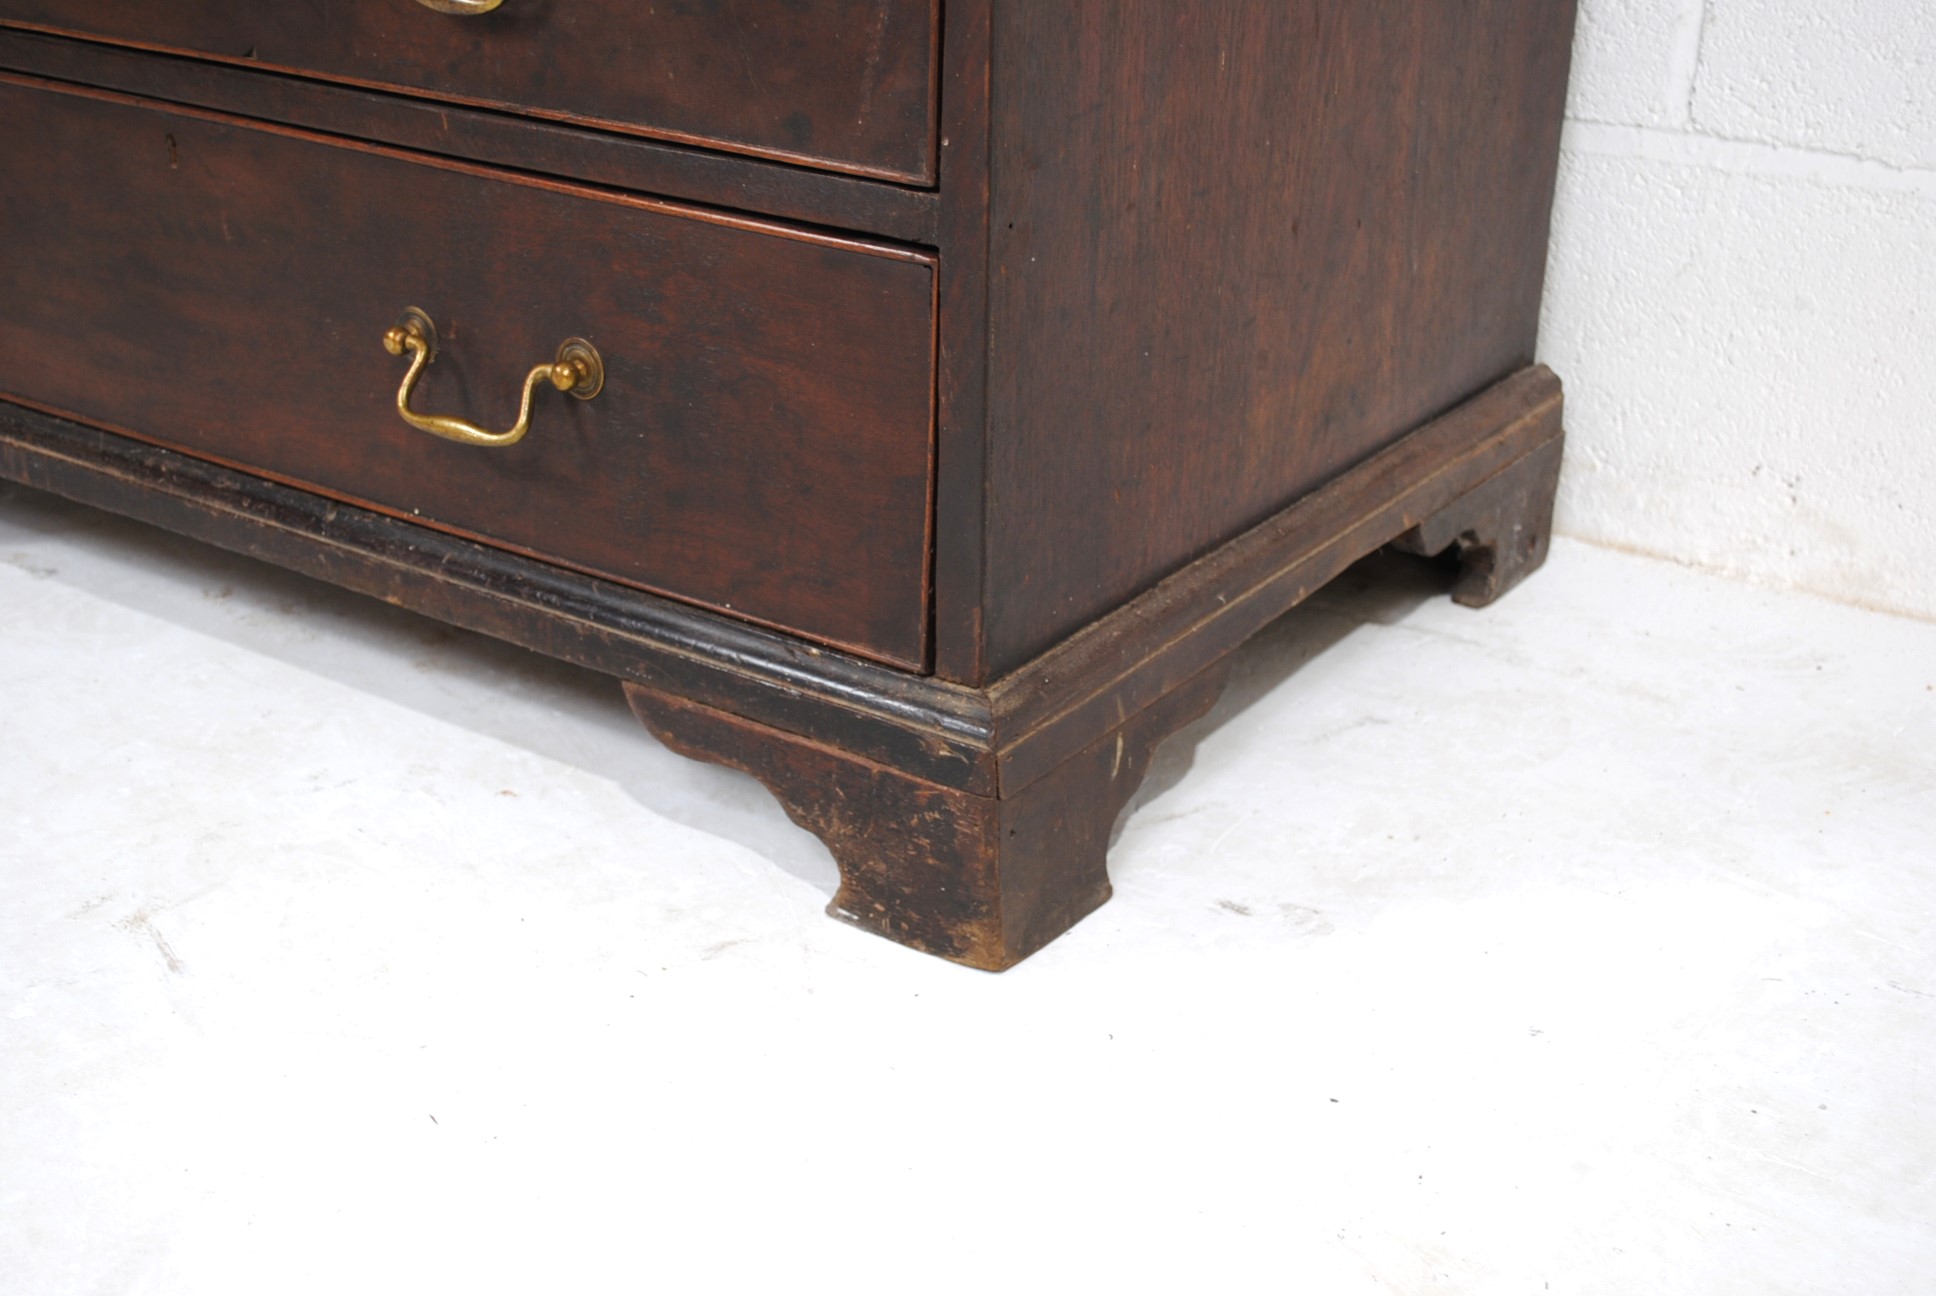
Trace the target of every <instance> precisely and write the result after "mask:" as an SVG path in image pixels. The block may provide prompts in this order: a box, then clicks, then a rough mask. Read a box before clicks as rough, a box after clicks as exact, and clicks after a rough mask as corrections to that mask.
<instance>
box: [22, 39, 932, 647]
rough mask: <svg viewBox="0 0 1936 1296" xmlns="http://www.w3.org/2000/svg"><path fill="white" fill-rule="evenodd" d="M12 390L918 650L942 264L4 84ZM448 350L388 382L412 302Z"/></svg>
mask: <svg viewBox="0 0 1936 1296" xmlns="http://www.w3.org/2000/svg"><path fill="white" fill-rule="evenodd" d="M0 121H5V122H6V123H7V129H6V130H5V131H0V393H5V394H7V395H10V396H12V397H14V398H16V399H19V400H21V401H23V402H25V403H28V404H35V405H39V406H42V407H45V408H48V409H52V410H55V411H57V412H62V413H67V414H70V415H73V416H75V417H78V418H82V419H86V420H90V421H93V422H95V423H98V424H101V425H103V426H107V427H110V428H114V429H116V430H121V431H125V432H128V433H129V434H131V435H134V436H138V437H141V438H143V439H145V440H150V441H154V442H157V443H160V444H164V445H168V446H171V447H175V448H178V449H181V450H185V451H188V452H190V453H194V454H200V455H203V456H205V457H208V458H212V459H217V460H221V461H223V462H227V463H231V464H234V465H238V466H241V467H245V468H248V469H251V470H253V471H258V472H261V473H264V474H265V475H268V476H271V477H275V478H278V479H281V480H285V481H289V482H292V483H295V484H298V485H302V486H306V487H311V488H315V489H318V490H321V491H323V492H325V493H327V494H331V495H334V496H337V497H340V498H343V499H346V500H352V501H356V502H359V503H367V504H369V505H371V506H373V507H376V508H379V509H382V510H385V511H387V512H391V513H394V514H397V515H399V516H406V517H413V518H420V519H421V520H422V521H424V522H426V523H429V524H431V525H435V526H438V527H441V528H444V529H446V530H451V531H455V532H459V533H461V534H466V535H472V536H476V537H479V538H482V539H485V540H488V541H491V542H493V543H497V544H501V545H503V546H505V547H507V548H512V549H516V550H519V551H521V552H526V553H530V554H533V555H536V556H538V557H541V558H547V559H549V560H551V561H556V562H560V563H562V564H565V565H568V566H572V567H575V568H578V569H580V570H584V571H589V572H593V573H597V574H600V575H604V576H608V577H611V578H613V579H616V580H620V581H624V582H627V583H630V584H633V585H637V586H641V587H644V588H648V589H652V590H656V591H660V592H663V593H667V594H671V595H673V596H676V597H680V598H684V599H688V600H691V601H694V602H699V603H704V604H707V605H710V606H713V607H716V608H720V609H724V610H728V611H731V612H733V613H735V614H738V615H741V616H744V617H747V618H749V619H752V620H756V621H759V622H762V623H765V624H770V625H774V626H778V627H781V628H783V629H788V630H792V631H796V632H798V633H800V634H803V635H807V636H811V637H813V638H816V639H819V640H822V641H824V642H827V643H830V644H836V645H840V646H844V647H848V648H852V649H854V650H855V651H858V652H860V653H863V654H866V655H869V656H873V657H876V658H879V659H883V660H887V661H891V662H894V663H897V664H901V665H908V666H919V665H921V664H922V662H923V661H924V660H925V656H926V626H927V619H928V618H927V555H928V547H929V543H928V518H929V486H930V482H931V480H932V463H931V458H932V442H933V438H932V424H933V414H932V388H933V336H934V319H933V311H934V307H933V300H934V283H933V267H932V265H931V263H930V262H929V260H928V259H927V258H925V257H924V256H922V255H918V254H915V253H911V252H907V251H904V250H900V249H895V248H887V247H874V246H869V245H864V244H860V243H856V242H853V241H850V240H835V239H831V238H825V237H821V236H817V235H813V234H808V233H805V232H801V231H796V230H791V229H787V228H783V227H778V226H772V225H763V224H753V223H749V222H745V221H739V220H731V219H727V218H723V217H718V216H712V215H708V214H704V213H699V212H694V211H691V210H687V209H681V208H678V207H674V206H671V205H668V204H664V203H656V202H651V201H647V200H642V199H630V198H621V197H614V196H610V195H607V194H603V193H600V192H597V191H592V190H585V189H579V188H575V187H571V186H566V185H561V184H555V183H549V182H542V181H535V180H531V179H526V178H520V177H515V176H510V175H506V174H502V173H495V172H490V171H486V170H484V169H482V168H478V167H473V166H468V165H460V164H455V163H448V162H441V161H437V160H434V159H428V158H423V157H418V156H415V155H409V154H401V153H396V152H391V151H387V150H379V149H375V148H371V147H367V146H357V145H352V144H345V143H343V142H341V141H335V140H330V139H326V138H324V137H320V136H313V135H307V134H304V133H302V132H297V131H293V130H287V129H281V128H273V127H263V126H260V125H254V124H250V123H246V122H242V121H239V120H236V119H231V118H223V117H218V116H215V115H212V114H204V113H198V112H192V111H189V110H182V109H173V108H167V107H163V106H161V105H157V104H153V103H149V102H144V101H140V100H132V99H127V98H125V97H122V96H117V95H111V94H107V93H105V92H96V91H82V90H77V89H72V88H67V87H57V86H53V85H50V84H47V83H34V82H31V81H28V80H26V79H24V78H15V77H10V76H0ZM408 306H418V307H421V308H422V309H423V310H425V311H426V312H428V313H429V314H430V316H431V317H432V318H433V319H434V320H435V322H436V324H437V327H438V329H439V331H440V333H441V335H442V349H441V351H440V352H439V354H438V358H437V360H436V362H435V363H433V364H432V365H430V366H429V368H428V369H427V370H426V371H425V373H424V376H423V378H422V380H421V381H420V383H419V386H418V391H417V394H416V396H415V398H414V401H413V405H414V407H415V408H417V409H419V410H425V411H428V412H431V413H438V414H456V415H460V416H462V417H464V418H467V419H470V420H472V421H474V422H476V423H479V424H482V425H485V426H487V427H489V428H491V429H493V430H499V429H503V428H506V427H509V426H510V424H511V423H512V421H513V419H514V417H515V412H516V403H517V393H518V389H519V384H520V383H521V382H522V380H523V378H524V376H525V374H526V372H527V371H529V370H530V369H531V368H532V366H534V365H538V364H543V363H545V362H547V361H549V360H551V359H552V358H553V356H554V354H555V353H556V351H557V348H558V345H559V343H560V342H561V341H563V340H564V339H566V338H568V337H572V336H579V337H583V338H586V339H589V340H590V341H591V342H592V344H593V345H595V346H596V347H597V349H598V351H599V352H600V353H601V354H602V356H603V359H604V363H605V369H606V377H605V386H604V390H603V391H602V392H600V394H599V395H598V396H597V397H596V398H594V399H592V400H589V401H579V400H575V399H572V398H570V397H568V396H566V395H563V394H561V393H559V392H557V391H554V390H552V389H551V388H550V387H549V386H548V385H544V384H541V385H540V386H539V389H538V393H537V396H536V399H535V402H534V410H533V417H532V426H531V432H530V434H529V435H528V436H527V437H526V438H525V439H524V440H523V441H521V442H519V443H518V444H516V445H513V446H508V447H498V448H486V447H478V446H469V445H461V444H457V443H454V442H450V441H445V440H441V439H439V438H437V437H433V436H430V435H428V434H426V433H424V432H421V431H417V430H415V429H413V428H411V427H409V426H407V425H406V424H405V423H403V422H402V420H401V419H400V418H399V416H398V414H397V412H396V410H395V408H394V402H395V399H396V394H397V388H398V386H399V383H400V381H401V379H402V377H403V375H404V372H405V370H406V367H407V366H406V362H405V361H404V360H402V359H398V358H396V357H393V356H391V355H389V354H387V353H386V352H385V350H384V349H383V345H382V336H383V333H384V331H385V330H386V329H387V328H388V327H389V326H390V325H391V324H392V323H393V322H394V321H395V320H396V318H397V316H398V313H399V312H400V311H401V310H402V309H403V308H405V307H408Z"/></svg>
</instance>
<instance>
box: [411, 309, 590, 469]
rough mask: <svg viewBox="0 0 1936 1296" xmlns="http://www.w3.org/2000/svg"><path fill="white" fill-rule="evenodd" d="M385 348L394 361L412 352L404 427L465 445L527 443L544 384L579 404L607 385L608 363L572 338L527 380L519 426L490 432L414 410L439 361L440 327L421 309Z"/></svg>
mask: <svg viewBox="0 0 1936 1296" xmlns="http://www.w3.org/2000/svg"><path fill="white" fill-rule="evenodd" d="M383 348H384V350H386V351H388V352H389V353H390V354H391V355H395V356H400V355H403V354H405V353H406V352H407V353H408V354H409V356H410V369H409V372H407V373H405V374H404V375H403V385H402V386H401V387H399V388H397V413H398V414H400V415H402V416H403V421H404V422H406V423H408V424H409V425H410V426H411V427H413V428H420V429H421V430H423V431H425V432H428V433H430V434H431V435H432V436H440V437H443V438H444V439H445V440H448V441H461V442H463V443H464V444H465V445H478V446H508V445H516V444H517V443H518V442H519V441H522V440H524V434H525V433H526V432H529V431H530V430H531V393H532V392H533V391H535V390H536V389H537V386H538V384H539V383H541V382H544V381H547V380H549V381H550V383H551V385H552V386H553V387H556V388H557V389H558V390H559V391H561V392H566V393H568V394H570V395H573V396H576V397H577V398H578V399H579V400H590V399H591V398H592V397H594V396H596V395H598V393H599V390H600V389H601V388H602V387H604V385H605V362H604V361H603V360H602V359H600V358H599V354H598V351H597V349H596V348H594V347H593V346H592V344H591V343H589V342H587V341H585V339H583V338H566V339H565V340H564V341H563V342H561V343H559V344H558V355H557V357H556V358H555V359H553V360H552V362H551V363H550V364H541V365H538V366H537V367H536V368H534V369H532V371H531V372H530V373H528V374H526V375H525V376H524V394H523V395H522V396H521V397H519V399H518V421H517V422H516V423H514V424H512V426H511V429H510V430H509V431H508V432H487V431H485V430H484V429H483V428H481V427H478V426H477V425H476V424H475V423H470V422H467V421H465V420H464V419H460V418H452V417H450V416H449V415H445V414H419V413H417V411H415V410H413V409H411V408H410V394H411V392H413V391H414V390H415V389H416V386H417V377H418V375H420V374H422V373H423V371H424V366H425V365H427V364H429V363H430V362H431V361H432V360H435V359H436V358H437V326H436V325H435V324H433V323H432V322H431V320H430V316H428V315H426V314H424V313H423V312H422V311H421V310H418V309H417V308H416V307H415V306H412V307H410V308H409V309H408V310H406V311H404V313H403V315H402V317H401V318H399V319H398V320H397V322H396V323H395V324H394V325H392V326H391V327H390V329H389V330H388V331H387V332H386V333H384V335H383Z"/></svg>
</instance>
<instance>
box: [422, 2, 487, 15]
mask: <svg viewBox="0 0 1936 1296" xmlns="http://www.w3.org/2000/svg"><path fill="white" fill-rule="evenodd" d="M417 3H418V4H420V5H422V6H423V7H424V8H426V9H435V10H436V11H437V12H438V13H447V14H481V13H489V12H491V10H493V9H495V8H497V7H498V6H499V5H501V4H503V3H504V0H417Z"/></svg>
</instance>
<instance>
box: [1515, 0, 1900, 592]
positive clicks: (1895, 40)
mask: <svg viewBox="0 0 1936 1296" xmlns="http://www.w3.org/2000/svg"><path fill="white" fill-rule="evenodd" d="M1540 348H1541V353H1542V358H1543V359H1544V360H1545V361H1546V362H1547V363H1548V364H1551V365H1552V366H1553V367H1554V368H1555V369H1556V370H1558V371H1559V373H1560V376H1561V377H1562V378H1563V379H1564V380H1565V382H1566V388H1567V430H1568V438H1569V441H1568V454H1569V458H1568V461H1567V470H1566V474H1565V477H1564V479H1563V482H1562V485H1561V490H1560V511H1559V518H1558V521H1557V524H1556V526H1557V529H1558V530H1560V531H1562V532H1564V533H1567V534H1570V535H1574V536H1578V537H1581V538H1583V539H1587V540H1592V541H1597V542H1600V543H1603V544H1610V545H1616V546H1620V547H1623V548H1630V549H1636V550H1640V551H1643V552H1647V553H1652V554H1657V555H1660V556H1663V557H1667V558H1672V559H1675V560H1678V561H1681V562H1685V563H1689V564H1691V565H1694V566H1698V567H1704V568H1709V569H1712V570H1716V571H1720V572H1724V573H1728V574H1731V575H1736V576H1742V577H1746V578H1748V579H1751V580H1754V581H1757V582H1759V583H1763V584H1769V585H1776V586H1792V587H1798V588H1801V589H1807V590H1812V591H1815V592H1817V593H1821V594H1826V595H1829V596H1831V597H1834V598H1837V599H1842V600H1845V601H1848V602H1852V603H1858V604H1862V605H1865V606H1870V607H1876V608H1882V609H1887V610H1891V611H1895V612H1901V613H1907V614H1910V615H1914V616H1921V617H1928V618H1936V0H1837V2H1836V3H1824V0H1705V2H1703V0H1581V5H1580V29H1579V37H1578V40H1577V41H1576V43H1575V47H1574V69H1573V87H1572V94H1571V99H1570V102H1569V104H1568V123H1567V133H1566V137H1565V141H1564V148H1563V155H1562V160H1561V164H1560V181H1559V195H1558V202H1557V205H1556V208H1555V211H1554V229H1553V252H1552V261H1551V266H1550V270H1549V272H1548V277H1547V288H1546V314H1545V320H1544V325H1543V328H1542V332H1541V336H1540Z"/></svg>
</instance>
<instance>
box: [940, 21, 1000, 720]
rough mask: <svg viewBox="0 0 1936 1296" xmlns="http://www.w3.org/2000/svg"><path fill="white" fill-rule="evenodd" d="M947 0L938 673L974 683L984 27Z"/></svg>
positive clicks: (984, 274) (981, 400) (984, 395)
mask: <svg viewBox="0 0 1936 1296" xmlns="http://www.w3.org/2000/svg"><path fill="white" fill-rule="evenodd" d="M991 3H993V0H948V6H947V9H946V11H945V17H946V21H947V25H946V30H945V32H944V36H945V40H944V42H943V45H942V74H943V77H944V83H945V92H944V94H943V95H942V100H941V105H942V118H941V188H942V192H943V193H944V194H945V195H946V196H947V201H946V204H945V206H944V208H943V210H942V216H943V218H944V219H943V220H942V223H941V228H940V248H941V256H940V265H939V267H938V270H937V274H938V277H939V283H940V294H939V299H940V321H939V324H940V331H939V338H938V347H937V352H938V354H937V358H936V365H935V385H936V392H935V396H936V401H935V416H936V422H935V530H934V543H935V552H934V627H935V628H934V648H935V657H934V670H935V673H936V674H937V675H940V676H941V677H942V678H944V679H951V680H960V681H979V680H981V679H983V678H984V676H985V671H984V669H983V664H982V631H981V609H982V597H983V593H982V571H983V559H984V557H985V551H986V548H987V542H986V537H985V533H984V530H983V524H984V521H985V515H986V512H987V499H986V492H985V490H984V487H985V485H986V482H987V467H988V465H987V460H988V439H987V430H988V29H989V6H990V4H991Z"/></svg>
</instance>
